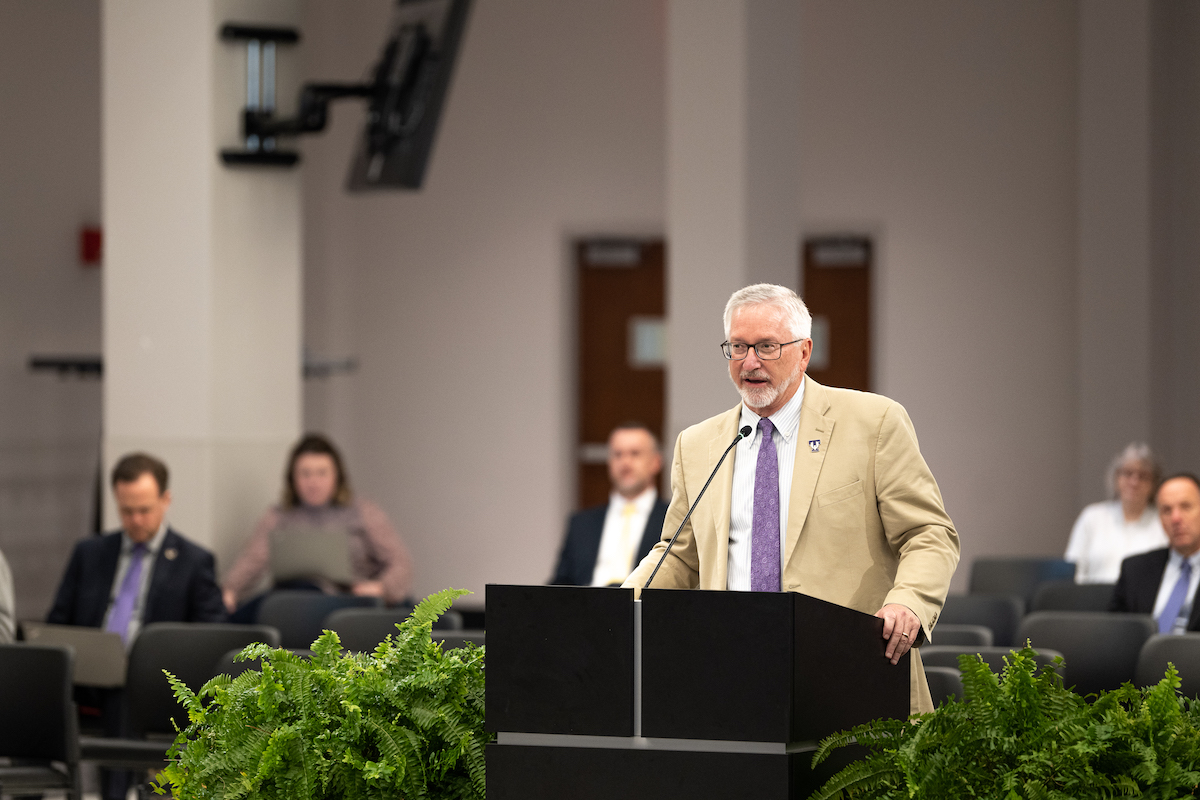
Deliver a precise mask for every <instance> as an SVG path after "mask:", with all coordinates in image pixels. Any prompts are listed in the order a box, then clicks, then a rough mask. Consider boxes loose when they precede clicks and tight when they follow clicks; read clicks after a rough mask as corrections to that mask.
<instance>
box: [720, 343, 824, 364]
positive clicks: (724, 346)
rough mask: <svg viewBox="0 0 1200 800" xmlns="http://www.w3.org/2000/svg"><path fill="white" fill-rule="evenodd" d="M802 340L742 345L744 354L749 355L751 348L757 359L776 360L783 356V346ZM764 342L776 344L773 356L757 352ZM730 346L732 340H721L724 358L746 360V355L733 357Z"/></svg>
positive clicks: (731, 345) (731, 346)
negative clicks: (777, 349)
mask: <svg viewBox="0 0 1200 800" xmlns="http://www.w3.org/2000/svg"><path fill="white" fill-rule="evenodd" d="M803 341H804V339H793V340H792V341H790V342H759V343H758V344H747V345H743V347H745V348H746V356H748V355H750V351H751V350H753V351H754V355H756V356H757V357H758V360H759V361H778V360H779V359H780V358H782V357H783V348H785V347H787V346H788V345H789V344H797V343H799V342H803ZM739 344H740V343H739ZM764 344H774V345H778V346H779V352H778V353H777V354H776V355H774V356H764V355H763V354H762V353H760V352H758V348H759V347H760V346H762V345H764ZM732 348H733V342H728V341H726V342H721V354H722V355H724V356H725V359H726V360H727V361H745V360H746V356H742V357H741V358H734V357H733V350H732Z"/></svg>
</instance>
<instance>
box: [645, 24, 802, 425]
mask: <svg viewBox="0 0 1200 800" xmlns="http://www.w3.org/2000/svg"><path fill="white" fill-rule="evenodd" d="M799 40H800V4H799V3H796V2H794V0H669V2H668V4H667V258H668V270H667V314H668V317H669V319H670V324H671V331H670V337H671V345H670V347H671V357H670V369H669V370H668V371H667V429H668V432H669V433H668V435H669V436H670V437H673V436H674V435H675V434H677V433H678V432H679V431H680V430H682V429H683V428H685V427H687V426H688V425H691V424H693V423H695V422H698V421H700V420H702V419H704V418H706V417H709V416H711V415H713V414H715V413H717V412H719V411H721V410H723V409H725V408H728V407H730V406H732V405H733V404H734V403H736V402H737V394H736V392H735V390H734V389H733V387H732V385H731V384H730V382H729V378H728V376H727V372H726V369H725V364H724V361H723V359H722V357H721V354H720V351H719V350H718V345H719V344H720V343H721V341H722V339H723V336H724V331H723V330H722V326H721V312H722V310H723V309H724V306H725V301H726V300H727V299H728V298H729V295H730V293H731V292H733V291H734V290H736V289H738V288H740V287H742V286H745V285H747V284H750V283H756V282H760V281H769V282H771V283H779V284H783V285H785V286H791V287H792V288H794V289H799V288H800V287H799V286H798V281H799V274H800V270H799V246H800V245H799V230H800V223H799V188H798V187H799V179H798V173H799V138H800V133H799V128H800V125H799V83H800V59H799V52H798V50H799ZM667 444H668V446H670V444H671V442H670V441H668V442H667Z"/></svg>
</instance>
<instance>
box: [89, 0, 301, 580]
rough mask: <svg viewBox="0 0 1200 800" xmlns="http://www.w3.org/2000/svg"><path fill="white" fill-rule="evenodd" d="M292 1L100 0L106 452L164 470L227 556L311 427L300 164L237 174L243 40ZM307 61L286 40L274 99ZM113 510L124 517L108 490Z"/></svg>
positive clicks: (286, 17) (291, 87)
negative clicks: (135, 453) (228, 153)
mask: <svg viewBox="0 0 1200 800" xmlns="http://www.w3.org/2000/svg"><path fill="white" fill-rule="evenodd" d="M298 6H299V3H298V2H297V0H274V1H273V2H272V1H271V0H189V2H186V3H163V2H160V0H105V1H104V5H103V19H102V35H103V66H102V69H103V80H102V86H103V113H102V117H103V189H102V192H103V219H104V230H105V250H106V252H105V262H104V362H105V376H104V459H105V463H106V468H108V467H111V465H112V464H113V463H114V462H115V460H116V459H117V458H118V457H120V456H121V455H122V454H124V453H126V452H128V451H131V450H146V451H148V452H150V453H152V454H155V455H158V456H160V457H162V458H163V459H165V460H166V462H167V464H168V466H169V467H170V468H171V491H172V494H173V496H174V503H173V505H172V508H171V512H170V515H169V520H170V522H171V523H172V524H173V525H174V526H175V527H176V528H178V529H179V530H180V531H181V532H182V533H183V534H184V535H186V536H188V537H189V538H191V539H193V540H194V541H197V542H199V543H201V544H204V545H206V546H208V547H211V548H212V549H213V550H214V551H215V552H216V554H217V559H218V568H219V569H224V568H227V567H228V566H229V564H230V562H231V559H232V557H233V556H234V555H235V554H236V552H237V551H238V549H239V548H240V546H241V543H242V541H243V540H244V538H245V536H246V534H247V533H248V532H249V530H250V528H251V527H252V525H253V523H254V520H255V518H256V517H257V515H259V514H260V513H261V512H262V510H263V509H264V508H265V507H266V505H267V504H268V503H269V502H270V501H271V500H272V499H273V498H274V497H276V496H277V494H278V492H279V489H280V480H281V474H282V470H283V461H284V458H285V455H286V451H287V448H288V446H289V445H290V444H291V443H292V442H293V441H294V439H295V438H296V437H297V435H298V433H299V431H300V379H301V377H300V350H301V339H300V286H301V280H300V278H301V275H300V264H301V261H300V226H299V221H300V176H299V171H298V170H296V169H291V170H281V169H267V168H253V169H252V168H242V169H230V168H228V167H225V166H224V165H223V164H222V163H221V161H220V159H219V158H218V151H219V150H220V149H221V148H222V147H233V146H237V144H238V141H239V130H238V126H239V111H240V109H241V107H242V106H243V104H244V102H245V91H246V90H245V83H246V78H245V75H246V55H245V51H246V48H245V45H244V44H233V43H226V42H222V41H220V40H219V39H218V35H217V34H218V31H219V29H220V27H221V25H222V24H223V23H225V22H255V23H262V24H274V25H295V24H296V22H297V19H298V16H299V8H298ZM295 65H296V56H295V55H294V54H293V53H288V52H287V51H285V50H284V49H283V48H281V52H280V58H279V60H278V67H279V68H278V73H279V81H278V84H277V85H278V89H279V99H280V101H281V103H288V101H289V100H290V101H291V102H292V103H294V98H295V93H296V85H297V83H296V77H297V70H296V66H295ZM108 502H109V506H108V508H107V510H106V518H107V522H108V523H109V524H110V525H115V523H116V518H115V514H114V511H113V509H112V507H111V499H110V500H109V501H108Z"/></svg>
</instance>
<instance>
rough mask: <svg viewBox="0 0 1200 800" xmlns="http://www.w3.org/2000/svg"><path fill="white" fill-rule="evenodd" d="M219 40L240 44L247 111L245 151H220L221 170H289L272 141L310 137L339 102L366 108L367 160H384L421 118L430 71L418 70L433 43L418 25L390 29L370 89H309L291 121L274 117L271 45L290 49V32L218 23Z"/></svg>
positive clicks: (288, 155) (286, 157) (287, 157)
mask: <svg viewBox="0 0 1200 800" xmlns="http://www.w3.org/2000/svg"><path fill="white" fill-rule="evenodd" d="M221 38H223V39H226V40H244V41H246V106H245V108H244V109H243V110H242V135H243V137H244V141H245V145H246V149H245V150H222V151H221V158H222V160H224V161H225V163H227V164H273V165H279V166H291V165H292V164H295V163H296V162H297V161H299V156H298V155H297V154H296V153H294V152H287V151H283V150H279V149H277V147H276V142H275V139H276V137H280V136H298V135H300V134H304V133H317V132H319V131H322V130H324V129H325V126H326V124H327V123H328V121H329V104H330V103H331V102H333V101H334V100H342V99H345V98H363V99H366V100H368V101H369V102H370V107H369V111H368V120H369V124H368V130H369V131H370V134H369V136H368V142H367V149H368V151H369V153H370V155H371V156H372V157H375V156H376V154H386V153H387V152H389V151H390V149H391V147H392V146H393V145H394V144H395V142H397V141H398V140H400V139H402V138H404V137H405V136H407V135H409V134H410V133H411V132H412V131H413V130H414V129H415V128H416V126H417V125H418V124H420V122H421V119H422V118H423V117H424V110H425V104H424V102H423V97H424V93H425V91H426V90H427V89H428V84H429V81H430V74H431V71H430V70H428V69H421V65H422V63H423V62H424V61H426V60H427V57H428V56H429V51H430V48H431V47H432V45H433V40H432V38H431V37H430V35H429V32H428V31H427V30H426V28H425V25H423V24H422V23H420V22H416V23H412V24H406V25H401V26H399V27H398V28H397V29H395V31H394V35H393V36H392V37H391V39H389V41H388V43H387V47H386V48H385V49H384V52H383V57H382V58H381V59H380V61H379V64H378V65H377V66H376V68H375V74H374V76H373V80H372V81H371V82H370V83H310V84H306V85H305V86H304V87H303V88H302V89H301V91H300V100H299V103H298V107H297V110H296V116H295V117H290V118H279V117H277V116H275V46H276V44H277V43H283V44H293V43H295V42H297V41H299V38H300V37H299V34H298V33H297V32H296V31H294V30H292V29H290V28H264V27H259V26H247V25H225V26H224V27H223V28H222V29H221Z"/></svg>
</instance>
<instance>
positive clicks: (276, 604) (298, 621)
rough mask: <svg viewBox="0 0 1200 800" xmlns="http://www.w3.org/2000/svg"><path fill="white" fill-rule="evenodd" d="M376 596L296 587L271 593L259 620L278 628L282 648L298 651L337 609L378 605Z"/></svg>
mask: <svg viewBox="0 0 1200 800" xmlns="http://www.w3.org/2000/svg"><path fill="white" fill-rule="evenodd" d="M382 605H383V601H382V600H380V599H379V598H378V597H358V596H356V595H350V594H322V593H321V592H306V591H299V590H288V589H284V590H280V591H275V592H271V593H270V594H268V595H267V596H266V597H265V598H263V601H262V605H261V606H259V609H258V622H259V624H261V625H270V626H271V627H273V628H276V629H278V631H279V635H280V636H281V637H282V639H283V643H282V645H281V646H282V647H286V648H288V649H289V650H300V649H305V648H309V647H312V643H313V642H314V641H316V639H317V637H318V636H320V635H321V631H323V630H324V629H325V618H326V617H328V616H329V615H330V614H332V613H333V612H334V611H337V610H338V609H340V608H379V607H380V606H382Z"/></svg>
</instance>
